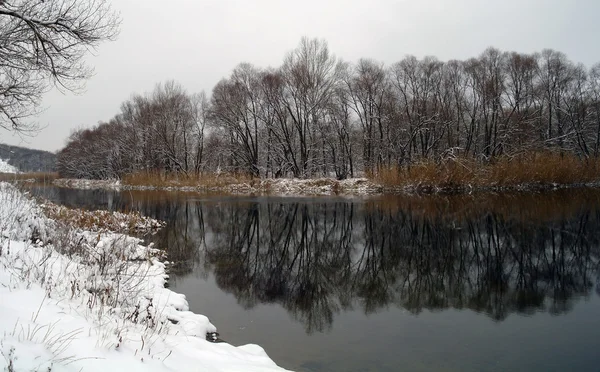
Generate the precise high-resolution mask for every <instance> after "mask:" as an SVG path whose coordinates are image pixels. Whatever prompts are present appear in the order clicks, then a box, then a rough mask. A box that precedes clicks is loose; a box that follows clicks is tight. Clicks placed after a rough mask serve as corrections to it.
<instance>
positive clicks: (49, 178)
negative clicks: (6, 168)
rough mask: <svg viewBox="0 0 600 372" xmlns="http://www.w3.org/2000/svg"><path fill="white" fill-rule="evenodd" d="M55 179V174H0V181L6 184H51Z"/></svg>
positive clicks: (56, 176)
mask: <svg viewBox="0 0 600 372" xmlns="http://www.w3.org/2000/svg"><path fill="white" fill-rule="evenodd" d="M57 178H58V173H56V172H32V173H0V181H7V182H11V181H17V182H30V183H38V184H39V183H52V182H53V181H54V180H55V179H57Z"/></svg>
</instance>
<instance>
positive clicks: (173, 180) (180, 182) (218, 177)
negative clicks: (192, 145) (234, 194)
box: [121, 171, 259, 188]
mask: <svg viewBox="0 0 600 372" xmlns="http://www.w3.org/2000/svg"><path fill="white" fill-rule="evenodd" d="M121 181H122V183H123V184H125V185H130V186H154V187H169V186H171V187H182V186H190V187H207V188H211V187H225V186H229V185H233V184H240V183H250V184H253V183H255V182H257V181H259V180H258V179H255V178H253V177H251V176H248V175H246V174H241V173H227V174H224V173H221V174H216V173H202V174H185V173H175V172H173V173H169V172H160V171H149V172H137V173H132V174H128V175H125V176H123V178H122V180H121Z"/></svg>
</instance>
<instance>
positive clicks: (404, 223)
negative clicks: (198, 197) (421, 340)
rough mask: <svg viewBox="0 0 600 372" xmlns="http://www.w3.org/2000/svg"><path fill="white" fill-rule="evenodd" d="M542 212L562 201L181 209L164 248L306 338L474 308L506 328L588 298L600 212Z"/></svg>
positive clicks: (241, 204) (267, 203) (268, 203)
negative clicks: (406, 315) (352, 316)
mask: <svg viewBox="0 0 600 372" xmlns="http://www.w3.org/2000/svg"><path fill="white" fill-rule="evenodd" d="M440 200H442V201H444V199H443V198H441V199H440ZM438 202H440V201H439V200H438V201H434V203H438ZM504 202H505V201H504ZM504 202H503V203H504ZM541 202H543V203H554V202H556V200H552V199H551V200H543V199H540V200H533V201H532V202H531V203H530V204H531V205H529V206H528V205H521V209H519V208H513V209H514V210H506V209H500V210H496V211H491V210H487V209H485V206H479V207H476V206H475V204H473V205H472V206H473V207H469V208H465V205H466V204H464V203H463V202H460V201H459V202H458V203H456V202H452V203H449V204H448V202H447V200H446V201H444V203H445V204H444V203H443V204H442V205H443V207H441V208H439V210H438V211H437V212H435V213H432V212H431V211H427V208H429V207H430V206H422V205H410V203H409V204H408V205H407V204H406V203H404V202H401V203H399V205H396V206H393V205H390V204H391V203H390V202H389V201H388V200H376V201H369V202H354V203H353V202H351V201H343V200H341V201H340V200H338V201H327V200H325V199H323V201H320V200H318V199H317V200H316V201H315V200H310V201H301V202H289V201H286V200H285V199H265V200H255V201H251V200H250V201H248V200H246V201H243V200H242V201H239V200H236V199H231V200H228V201H224V202H218V203H212V202H196V203H184V204H183V205H181V204H177V205H179V206H180V210H178V211H177V213H178V216H177V217H176V218H171V219H170V221H174V222H172V223H173V224H172V225H171V226H170V227H169V228H168V229H166V230H165V232H164V233H163V234H162V236H161V239H164V240H163V242H162V245H163V246H168V247H169V250H170V255H171V257H175V258H174V259H176V260H179V261H183V262H195V263H196V268H192V267H191V266H189V265H187V266H185V265H184V266H182V269H183V270H184V271H185V270H188V271H191V270H194V271H198V264H200V265H201V266H202V267H201V268H200V270H199V271H200V272H204V273H205V274H206V272H207V271H212V272H213V273H214V275H215V277H216V281H217V284H218V285H219V287H220V288H221V289H222V290H225V291H227V292H230V293H233V294H234V295H235V297H236V298H237V299H238V302H239V303H241V304H242V305H243V306H245V307H246V308H251V307H253V306H255V305H257V304H260V303H278V304H280V305H281V306H283V307H284V308H285V309H286V310H287V311H288V312H289V313H290V314H292V315H293V316H294V318H295V319H297V320H298V321H300V322H302V323H303V324H304V325H305V328H306V331H307V332H308V333H311V332H314V331H318V332H321V331H324V330H327V329H328V328H330V327H331V324H332V322H333V318H334V316H335V315H336V314H337V313H339V312H340V311H344V310H348V309H353V308H357V307H359V308H361V309H362V310H363V311H364V312H365V313H367V314H368V313H372V312H376V311H378V310H380V309H384V308H386V307H387V306H390V305H394V306H399V307H401V308H404V309H406V310H408V311H410V312H412V313H415V314H418V313H420V312H421V311H423V310H424V309H427V310H431V311H436V310H444V309H448V308H455V309H465V308H466V309H472V310H474V311H478V312H483V313H486V314H488V315H489V316H490V317H492V318H493V319H495V320H498V321H500V320H503V319H505V318H506V317H507V316H509V315H510V314H511V313H522V314H532V313H534V312H536V311H547V312H550V313H552V314H560V313H565V312H568V311H569V310H570V309H571V308H572V306H573V303H574V302H576V301H577V299H578V297H580V296H587V295H589V294H591V293H592V290H593V287H594V281H595V280H596V273H597V267H598V257H599V255H598V253H599V248H598V247H599V238H600V232H599V231H600V230H599V226H598V221H599V219H598V217H599V214H598V210H596V208H595V207H592V206H590V205H586V204H580V205H579V207H578V208H575V210H574V211H565V209H564V208H563V207H564V206H560V205H557V206H555V207H556V208H558V210H556V211H555V210H553V211H545V210H539V206H537V207H536V203H541ZM595 205H596V204H594V206H595ZM438 207H439V206H438ZM530 207H531V208H532V209H533V210H526V209H523V208H530ZM436 208H437V207H436ZM459 208H462V209H463V211H462V212H456V211H457V209H459ZM553 208H554V207H553ZM509 209H510V208H509ZM446 212H448V213H446ZM535 213H547V214H546V215H544V216H538V218H533V217H532V215H534V214H535ZM189 224H193V228H190V225H189ZM192 231H193V233H191V232H192ZM199 246H200V247H201V248H200V249H198V247H199Z"/></svg>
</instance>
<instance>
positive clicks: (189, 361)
mask: <svg viewBox="0 0 600 372" xmlns="http://www.w3.org/2000/svg"><path fill="white" fill-rule="evenodd" d="M69 226H70V227H69ZM160 254H161V252H160V251H159V250H157V249H154V248H153V247H147V246H144V245H143V244H142V241H140V240H139V239H136V238H133V237H130V236H127V235H123V234H119V233H114V232H106V231H103V230H98V231H90V230H87V231H85V230H82V229H80V228H77V227H74V226H72V225H70V224H60V223H58V222H57V221H55V220H52V219H49V218H47V217H45V215H44V213H43V211H42V209H41V207H40V206H39V205H38V204H36V203H35V202H34V201H33V200H31V199H30V198H28V197H26V196H25V195H23V194H22V193H21V192H20V191H18V190H17V189H16V188H14V187H13V186H10V185H8V184H6V183H0V298H2V301H0V314H1V315H2V316H1V317H0V369H2V370H8V371H49V370H51V371H106V370H128V371H192V370H193V371H277V370H282V369H281V368H279V367H277V366H276V364H275V363H274V362H273V361H272V360H271V359H269V357H268V356H267V354H266V353H265V351H264V350H263V349H262V348H260V347H259V346H256V345H246V346H242V347H234V346H232V345H229V344H226V343H211V342H209V341H206V335H207V333H210V332H215V331H216V328H215V326H214V325H213V324H211V323H210V321H209V320H208V318H206V317H205V316H203V315H198V314H194V313H192V312H190V311H189V309H188V305H187V301H186V299H185V296H183V295H180V294H177V293H174V292H173V291H171V290H169V289H167V288H165V282H166V280H167V278H168V276H167V274H166V271H165V264H163V263H162V262H160V261H159V256H160Z"/></svg>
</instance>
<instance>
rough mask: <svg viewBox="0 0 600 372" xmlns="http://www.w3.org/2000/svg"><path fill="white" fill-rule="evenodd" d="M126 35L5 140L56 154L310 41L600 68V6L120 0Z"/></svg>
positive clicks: (350, 48)
mask: <svg viewBox="0 0 600 372" xmlns="http://www.w3.org/2000/svg"><path fill="white" fill-rule="evenodd" d="M112 6H113V8H114V9H116V10H118V11H119V12H120V13H121V17H122V20H123V23H122V25H121V33H120V35H119V38H118V40H117V41H115V42H109V43H105V44H103V45H102V46H101V47H100V48H99V49H98V50H97V51H95V53H94V55H93V56H90V58H88V61H89V63H90V65H92V66H94V68H95V76H93V77H92V78H91V79H90V80H89V81H88V82H87V87H86V90H85V92H83V93H82V94H80V95H73V94H71V93H67V94H63V93H60V92H58V91H51V92H49V93H47V94H46V96H45V99H44V102H43V108H44V111H43V112H42V113H41V114H40V115H39V116H38V117H35V118H32V120H33V121H36V122H38V123H39V125H40V126H41V127H42V128H43V129H42V130H41V131H39V132H38V134H37V135H36V136H34V137H18V136H14V135H11V134H10V133H8V132H5V131H3V132H1V133H0V142H5V143H8V144H12V145H19V146H25V147H30V148H35V149H41V150H48V151H57V150H60V149H61V148H62V147H63V146H64V145H65V141H66V139H67V137H68V136H69V134H70V133H71V132H72V131H73V130H75V129H78V128H87V127H91V126H94V125H96V124H97V123H98V122H101V121H108V120H110V119H111V118H112V117H113V116H114V115H115V114H117V113H118V112H119V107H120V105H121V103H122V102H123V101H125V100H127V99H128V98H129V97H130V96H131V95H132V94H134V93H140V94H143V93H145V92H150V91H151V90H152V89H153V88H154V86H155V84H156V83H158V82H164V81H166V80H171V79H174V80H176V81H178V82H180V83H181V84H182V85H183V86H184V87H185V88H186V89H187V90H188V91H189V92H192V93H193V92H199V91H202V90H205V91H206V92H207V93H210V91H211V90H212V88H213V86H214V85H215V84H216V83H217V82H218V81H219V80H220V79H222V78H223V77H226V76H228V75H229V74H230V73H231V71H232V70H233V69H234V68H235V66H236V65H238V64H239V63H241V62H249V63H252V64H254V65H257V66H260V67H268V66H271V67H277V66H279V65H280V64H281V63H282V61H283V58H284V56H285V54H286V53H287V52H289V51H290V50H292V49H294V48H295V47H296V46H297V45H298V43H299V41H300V39H301V38H302V37H303V36H307V37H311V38H313V37H316V38H320V39H325V40H326V41H327V42H328V44H329V48H330V50H331V52H332V53H333V54H335V56H336V57H338V58H341V59H344V60H346V61H349V62H356V61H357V60H358V59H360V58H363V57H364V58H372V59H375V60H378V61H381V62H384V63H385V64H386V65H389V64H392V63H394V62H397V61H399V60H401V59H402V58H404V57H405V56H406V55H414V56H416V57H418V58H422V57H424V56H429V55H431V56H435V57H437V58H439V59H440V60H443V61H446V60H450V59H461V60H464V59H467V58H471V57H476V56H478V55H479V54H481V53H482V52H483V51H484V50H485V49H486V48H487V47H489V46H494V47H496V48H499V49H501V50H503V51H517V52H522V53H533V52H539V51H541V50H542V49H544V48H552V49H555V50H558V51H561V52H564V53H565V54H566V55H567V56H568V57H569V58H570V59H571V60H572V61H574V62H581V63H583V64H585V65H586V66H588V67H590V66H592V65H593V64H595V63H596V62H600V49H598V44H597V36H598V35H600V22H597V20H596V17H597V16H598V14H600V1H598V0H568V1H566V0H503V1H494V2H492V1H484V0H369V1H354V0H302V1H287V0H286V1H284V0H172V1H164V0H162V1H158V0H144V1H140V0H112Z"/></svg>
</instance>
